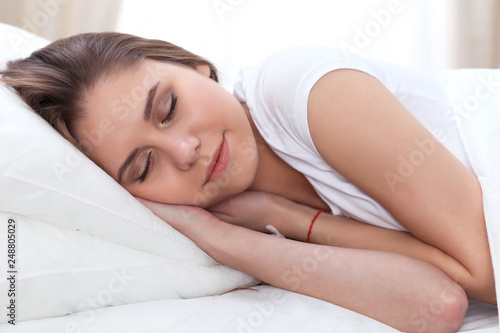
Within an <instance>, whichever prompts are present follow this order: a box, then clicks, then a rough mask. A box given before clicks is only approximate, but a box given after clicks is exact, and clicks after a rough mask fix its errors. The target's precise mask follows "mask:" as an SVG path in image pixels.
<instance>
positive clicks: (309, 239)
mask: <svg viewBox="0 0 500 333" xmlns="http://www.w3.org/2000/svg"><path fill="white" fill-rule="evenodd" d="M324 211H325V210H324V209H320V210H319V211H318V212H317V213H316V215H314V217H313V219H312V221H311V225H310V226H309V232H308V233H307V242H308V243H311V231H312V229H313V224H314V222H315V221H316V219H317V218H318V216H319V214H321V213H323V212H324Z"/></svg>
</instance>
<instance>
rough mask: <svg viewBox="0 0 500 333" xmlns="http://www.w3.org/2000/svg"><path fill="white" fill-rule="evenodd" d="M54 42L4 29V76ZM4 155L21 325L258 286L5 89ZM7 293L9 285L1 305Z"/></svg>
mask: <svg viewBox="0 0 500 333" xmlns="http://www.w3.org/2000/svg"><path fill="white" fill-rule="evenodd" d="M47 43H48V41H47V40H44V39H42V38H40V37H37V36H34V35H32V34H30V33H28V32H26V31H23V30H21V29H19V28H15V27H12V26H9V25H5V24H0V50H2V51H1V55H0V67H1V68H4V67H5V64H6V61H8V60H13V59H17V58H20V57H26V56H28V55H29V53H31V52H32V51H33V50H35V49H38V48H40V47H43V46H45V45H46V44H47ZM0 155H1V156H2V158H1V159H0V188H1V189H2V190H1V191H0V223H1V224H0V225H3V226H5V227H3V228H2V230H0V243H2V244H6V243H5V242H6V241H7V235H10V234H9V232H11V233H12V229H7V225H8V224H9V223H8V222H9V221H10V222H11V223H10V224H11V225H12V224H15V240H16V241H15V243H14V244H15V256H16V258H15V259H16V261H15V265H14V266H13V267H7V260H6V259H4V260H1V261H0V269H1V272H3V273H1V274H4V273H6V272H7V271H15V272H16V273H15V274H14V275H15V281H16V286H15V289H16V292H15V297H8V299H7V300H6V302H7V304H9V302H10V301H11V299H14V301H15V303H16V306H17V311H16V320H18V321H20V320H28V319H36V318H45V317H51V316H60V315H65V314H68V313H73V312H78V311H83V310H88V309H96V308H100V307H104V306H110V305H118V304H129V303H134V302H143V301H149V300H157V299H165V298H184V297H198V296H205V295H212V294H218V293H223V292H226V291H228V290H231V289H234V288H237V287H242V286H248V285H252V284H255V283H256V282H257V281H256V280H255V279H254V278H252V277H250V276H248V275H246V274H243V273H241V272H238V271H235V270H233V269H231V268H229V267H226V266H223V265H220V264H218V263H216V262H215V261H214V260H212V259H211V258H210V257H209V256H208V255H207V254H205V253H204V252H203V251H201V250H200V249H199V248H198V247H197V246H196V245H195V244H194V243H193V242H191V241H190V240H189V239H188V238H186V237H185V236H183V235H182V234H180V233H179V232H177V231H176V230H175V229H173V228H172V227H170V226H169V225H168V224H167V223H165V222H164V221H162V220H161V219H159V218H158V217H156V216H154V215H153V214H152V213H151V211H150V210H149V209H147V208H146V207H144V206H143V205H142V204H141V203H139V202H138V201H137V200H136V199H135V198H134V197H133V196H131V195H130V194H129V193H128V192H127V191H126V190H124V189H123V188H122V187H121V186H120V185H118V184H117V183H116V182H115V181H114V180H113V179H112V178H111V177H109V176H108V175H107V174H106V173H105V172H104V171H102V170H101V169H100V168H99V167H97V166H96V165H95V164H94V163H93V162H92V161H90V160H89V159H87V158H86V157H85V156H84V155H83V154H82V153H80V152H79V151H78V150H77V149H76V148H74V147H73V146H72V145H71V144H70V143H69V142H67V141H66V140H65V139H64V138H63V137H62V136H61V135H60V134H59V133H57V131H56V130H54V129H53V128H52V127H51V126H50V125H49V124H48V123H46V122H45V121H44V120H43V119H42V118H41V117H39V116H38V115H36V114H35V113H34V112H32V111H31V110H30V109H29V108H28V107H27V106H26V104H25V103H24V102H23V101H22V100H21V98H20V97H19V96H18V95H17V94H16V93H15V92H14V91H13V90H12V89H11V88H7V87H5V86H4V85H3V84H1V85H0ZM12 221H14V222H12ZM2 248H3V250H2V251H7V250H6V247H4V246H2ZM0 253H2V252H0ZM3 253H5V254H4V255H3V257H4V258H6V257H7V253H6V252H3ZM9 288H10V282H9V281H7V280H6V279H1V280H0V294H1V295H2V299H4V298H3V297H4V295H8V290H9ZM7 320H9V317H6V316H2V317H1V319H0V322H6V321H7Z"/></svg>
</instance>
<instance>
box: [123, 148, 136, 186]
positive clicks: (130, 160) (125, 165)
mask: <svg viewBox="0 0 500 333" xmlns="http://www.w3.org/2000/svg"><path fill="white" fill-rule="evenodd" d="M137 153H139V148H135V149H134V150H133V151H132V152H131V153H130V155H128V157H127V159H126V160H125V162H123V164H122V165H121V167H120V170H118V183H121V182H122V178H123V173H124V172H125V170H126V169H127V168H128V166H129V165H130V163H132V161H133V160H134V158H135V157H136V156H137Z"/></svg>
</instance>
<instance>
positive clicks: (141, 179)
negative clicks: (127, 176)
mask: <svg viewBox="0 0 500 333" xmlns="http://www.w3.org/2000/svg"><path fill="white" fill-rule="evenodd" d="M176 106H177V96H175V95H174V94H172V102H171V104H170V110H169V111H168V113H167V115H166V116H165V118H163V119H162V121H161V123H162V124H165V123H166V122H168V121H170V120H172V118H173V117H174V115H175V107H176ZM151 158H152V152H150V153H149V155H148V160H147V162H146V167H145V168H144V171H143V172H142V174H141V175H140V176H139V178H137V180H138V181H139V182H140V183H143V182H144V181H145V180H146V177H147V176H148V172H149V169H150V168H151Z"/></svg>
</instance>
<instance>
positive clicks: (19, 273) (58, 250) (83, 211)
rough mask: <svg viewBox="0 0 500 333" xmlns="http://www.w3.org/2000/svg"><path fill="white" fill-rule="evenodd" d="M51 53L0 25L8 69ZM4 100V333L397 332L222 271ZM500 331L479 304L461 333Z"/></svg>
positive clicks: (3, 94) (0, 238)
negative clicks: (33, 54) (37, 51)
mask: <svg viewBox="0 0 500 333" xmlns="http://www.w3.org/2000/svg"><path fill="white" fill-rule="evenodd" d="M47 43H48V42H47V41H46V40H44V39H42V38H40V37H37V36H35V35H33V34H31V33H29V32H27V31H23V30H21V29H19V28H15V27H12V26H9V25H5V24H0V50H1V53H0V66H2V67H3V66H5V63H6V61H8V60H10V59H16V58H19V57H23V56H26V55H28V54H29V53H31V52H32V51H33V50H35V49H37V48H40V47H42V46H44V45H46V44H47ZM0 100H1V102H0V154H1V155H0V156H2V158H1V159H0V189H1V190H0V226H1V227H0V249H1V250H0V257H1V258H2V259H1V260H0V274H1V275H2V276H3V278H2V279H0V305H1V306H0V308H2V309H3V310H2V311H3V314H2V315H1V316H0V318H1V319H0V331H1V332H6V333H9V332H39V333H41V332H50V333H54V332H61V333H62V332H124V333H129V332H245V333H247V332H373V333H377V332H397V331H396V330H394V329H392V328H390V327H388V326H386V325H384V324H382V323H380V322H377V321H375V320H373V319H370V318H368V317H365V316H362V315H359V314H357V313H354V312H352V311H349V310H346V309H344V308H341V307H338V306H336V305H333V304H329V303H326V302H323V301H320V300H317V299H314V298H311V297H307V296H303V295H299V294H296V293H293V292H288V291H284V290H281V289H278V288H274V287H272V286H269V285H263V284H261V283H260V281H258V280H256V279H255V278H253V277H251V276H248V275H246V274H244V273H241V272H238V271H235V270H233V269H231V268H229V267H226V266H223V265H221V264H219V263H217V262H215V261H214V260H213V259H211V258H210V257H209V256H208V255H206V254H205V253H204V252H203V251H201V250H200V249H199V248H198V247H197V246H196V245H195V244H194V243H192V242H191V241H190V240H189V239H187V238H186V237H184V236H183V235H181V234H179V233H178V232H177V231H176V230H174V229H173V228H171V227H170V226H169V225H168V224H166V223H165V222H163V221H162V220H160V219H159V218H157V217H155V216H154V215H153V214H152V213H151V212H150V211H149V210H148V209H146V208H145V207H144V206H143V205H141V204H140V203H139V202H138V201H137V200H135V199H134V198H133V197H132V196H131V195H130V194H129V193H128V192H126V191H125V190H124V189H122V188H121V187H120V186H119V185H118V184H116V183H115V182H114V181H113V179H111V178H110V177H109V176H108V175H107V174H105V173H104V172H103V171H102V170H101V169H99V168H98V167H97V166H96V165H95V164H93V163H92V162H91V161H89V160H88V159H87V158H85V157H84V156H83V155H82V154H81V153H80V152H78V151H77V150H76V149H75V148H74V147H72V146H71V145H70V144H69V143H68V142H66V141H65V140H64V139H63V138H62V137H61V136H60V135H59V134H58V133H57V132H56V131H55V130H53V129H52V128H51V127H50V126H49V125H48V124H46V123H45V122H44V121H43V120H41V119H40V118H39V117H38V116H37V115H35V114H34V113H33V112H31V111H30V110H29V109H28V108H27V107H26V105H25V104H24V103H23V102H22V101H21V99H20V98H19V97H18V96H17V95H16V94H15V93H14V92H13V91H12V90H10V89H8V88H6V87H4V86H3V85H2V86H0ZM4 277H5V278H4ZM422 311H423V312H422V313H421V314H420V315H418V316H416V322H415V325H416V327H418V328H419V329H421V331H422V332H425V331H426V330H425V327H426V323H427V322H428V321H429V320H432V309H430V310H429V309H427V310H426V309H423V310H422ZM426 311H427V312H426ZM429 311H430V312H429ZM417 319H418V321H417ZM13 324H15V325H13ZM498 330H499V326H498V310H497V307H496V306H492V305H489V304H485V303H481V302H475V301H471V302H470V307H469V310H468V312H467V317H466V320H465V323H464V325H463V327H462V329H461V332H497V331H498Z"/></svg>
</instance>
